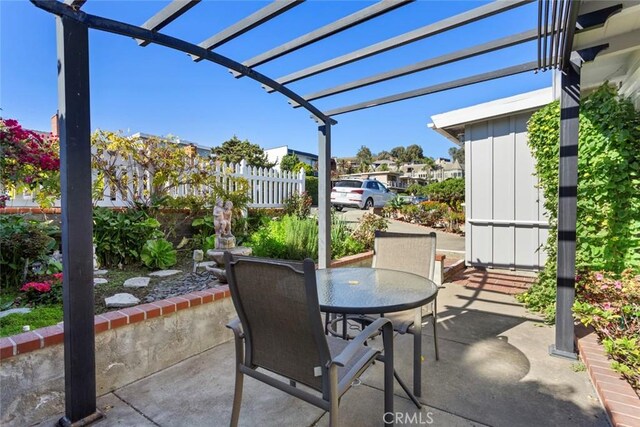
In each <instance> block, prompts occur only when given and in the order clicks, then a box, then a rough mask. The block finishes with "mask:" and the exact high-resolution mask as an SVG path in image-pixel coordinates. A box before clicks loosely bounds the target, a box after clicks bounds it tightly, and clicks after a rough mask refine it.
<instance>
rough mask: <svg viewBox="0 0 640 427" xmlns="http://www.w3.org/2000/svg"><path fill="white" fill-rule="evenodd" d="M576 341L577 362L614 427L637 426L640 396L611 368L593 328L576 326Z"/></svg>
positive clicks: (639, 415) (639, 422)
mask: <svg viewBox="0 0 640 427" xmlns="http://www.w3.org/2000/svg"><path fill="white" fill-rule="evenodd" d="M576 342H577V347H578V352H579V354H580V359H582V361H583V363H584V364H585V366H586V367H587V371H588V373H589V377H590V378H591V382H592V383H593V386H594V388H595V389H596V393H597V394H598V398H599V399H600V402H601V403H602V406H604V408H605V410H606V412H607V415H608V416H609V421H610V422H611V425H612V426H614V427H634V426H638V425H640V397H638V395H637V394H636V392H635V391H634V390H633V388H632V387H631V385H630V384H629V383H628V382H627V381H625V380H624V379H622V378H621V377H620V374H618V373H617V372H615V371H614V370H613V369H611V359H609V358H608V357H607V355H606V353H605V351H604V348H603V347H602V345H601V344H600V343H598V336H597V335H596V333H595V331H594V330H593V329H592V328H587V327H585V326H583V325H582V324H579V325H577V326H576Z"/></svg>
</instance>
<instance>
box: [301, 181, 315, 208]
mask: <svg viewBox="0 0 640 427" xmlns="http://www.w3.org/2000/svg"><path fill="white" fill-rule="evenodd" d="M304 181H305V182H304V189H305V191H306V192H307V194H308V195H310V196H311V201H312V202H311V203H312V205H313V206H318V178H316V177H315V176H308V177H306V178H305V180H304Z"/></svg>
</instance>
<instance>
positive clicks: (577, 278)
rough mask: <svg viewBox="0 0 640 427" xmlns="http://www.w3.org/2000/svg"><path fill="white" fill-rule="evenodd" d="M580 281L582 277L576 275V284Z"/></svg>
mask: <svg viewBox="0 0 640 427" xmlns="http://www.w3.org/2000/svg"><path fill="white" fill-rule="evenodd" d="M580 279H582V276H580V275H579V274H576V282H579V281H580Z"/></svg>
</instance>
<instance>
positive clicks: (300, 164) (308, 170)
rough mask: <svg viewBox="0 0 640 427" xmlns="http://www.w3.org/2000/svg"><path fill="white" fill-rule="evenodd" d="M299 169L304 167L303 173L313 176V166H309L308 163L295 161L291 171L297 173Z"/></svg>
mask: <svg viewBox="0 0 640 427" xmlns="http://www.w3.org/2000/svg"><path fill="white" fill-rule="evenodd" d="M300 169H304V174H305V175H306V176H313V168H312V167H311V165H310V164H308V163H305V162H298V163H296V165H295V166H294V167H293V169H292V171H293V172H294V173H299V172H300Z"/></svg>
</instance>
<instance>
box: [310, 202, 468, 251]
mask: <svg viewBox="0 0 640 427" xmlns="http://www.w3.org/2000/svg"><path fill="white" fill-rule="evenodd" d="M365 212H367V211H363V210H360V209H351V208H345V209H344V210H343V211H342V212H336V213H337V214H338V215H340V216H341V217H342V218H343V219H344V220H345V221H346V222H347V223H348V224H349V225H350V226H353V227H355V226H356V225H357V224H358V222H359V221H360V218H362V215H364V214H365ZM312 214H314V215H317V208H313V210H312ZM388 231H394V232H397V233H416V234H423V233H424V234H426V233H431V232H432V231H435V232H436V235H437V250H438V252H445V253H446V255H447V257H452V258H464V236H461V235H459V234H453V233H445V232H443V231H441V230H439V229H434V228H429V227H423V226H421V225H415V224H409V223H406V222H402V221H396V220H389V229H388Z"/></svg>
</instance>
